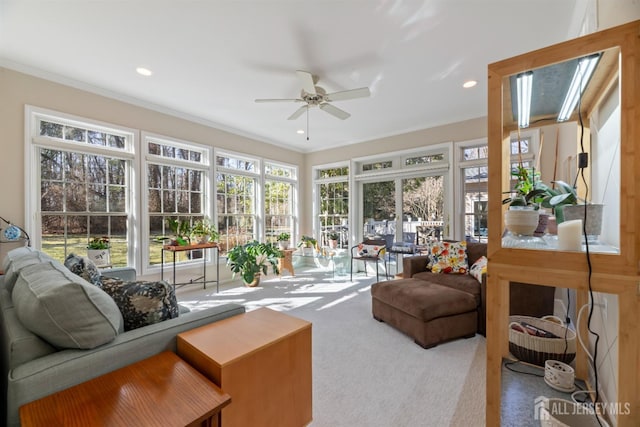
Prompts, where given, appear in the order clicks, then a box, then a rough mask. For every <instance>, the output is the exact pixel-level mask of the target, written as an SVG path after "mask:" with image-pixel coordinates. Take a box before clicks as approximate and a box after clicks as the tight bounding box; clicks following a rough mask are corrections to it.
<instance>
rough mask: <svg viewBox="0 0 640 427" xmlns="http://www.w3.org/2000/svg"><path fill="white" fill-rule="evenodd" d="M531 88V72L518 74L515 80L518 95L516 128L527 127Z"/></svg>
mask: <svg viewBox="0 0 640 427" xmlns="http://www.w3.org/2000/svg"><path fill="white" fill-rule="evenodd" d="M532 88H533V71H527V72H525V73H520V74H518V76H517V79H516V89H517V94H518V126H519V127H521V128H528V127H529V118H530V116H531V92H532Z"/></svg>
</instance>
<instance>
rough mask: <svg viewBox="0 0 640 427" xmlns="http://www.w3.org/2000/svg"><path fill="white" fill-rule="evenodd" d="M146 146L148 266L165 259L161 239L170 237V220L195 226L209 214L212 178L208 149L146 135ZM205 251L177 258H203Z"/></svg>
mask: <svg viewBox="0 0 640 427" xmlns="http://www.w3.org/2000/svg"><path fill="white" fill-rule="evenodd" d="M143 143H144V147H145V169H146V170H145V172H146V173H145V176H146V195H145V196H146V203H144V204H143V206H144V208H146V213H145V214H146V217H147V218H148V232H149V237H150V238H151V241H152V242H155V243H156V244H153V243H152V244H151V245H150V247H149V262H148V264H147V265H149V266H153V265H158V264H160V263H161V262H162V246H161V243H162V240H158V239H157V238H159V237H160V238H161V237H171V235H172V232H171V230H170V229H169V226H168V221H167V220H168V219H178V220H180V221H185V222H187V223H189V224H190V225H192V224H193V223H194V222H195V221H197V220H199V219H203V218H205V217H206V218H208V217H210V212H209V208H208V205H207V203H206V202H205V201H206V200H208V199H209V196H208V186H207V182H208V181H209V158H210V155H209V150H210V149H209V148H207V147H201V146H198V145H196V144H193V143H187V142H183V141H177V140H171V139H168V138H164V137H159V136H154V135H149V134H143ZM202 255H203V252H202V251H192V252H179V253H178V254H177V261H179V262H187V261H189V260H191V259H193V258H196V257H202Z"/></svg>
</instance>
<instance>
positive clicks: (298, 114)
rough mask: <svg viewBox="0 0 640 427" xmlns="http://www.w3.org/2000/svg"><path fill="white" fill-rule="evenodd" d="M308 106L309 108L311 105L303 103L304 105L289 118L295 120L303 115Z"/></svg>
mask: <svg viewBox="0 0 640 427" xmlns="http://www.w3.org/2000/svg"><path fill="white" fill-rule="evenodd" d="M307 108H309V105H308V104H307V105H303V106H302V107H300V108H298V109H297V110H296V111H295V113H293V114H292V115H290V116H289V118H288V119H287V120H295V119H297V118H298V117H300V116H301V115H302V113H304V112H305V111H307Z"/></svg>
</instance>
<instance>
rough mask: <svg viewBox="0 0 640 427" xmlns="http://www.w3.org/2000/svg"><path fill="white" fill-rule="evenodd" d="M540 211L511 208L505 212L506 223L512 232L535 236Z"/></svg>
mask: <svg viewBox="0 0 640 427" xmlns="http://www.w3.org/2000/svg"><path fill="white" fill-rule="evenodd" d="M538 216H539V213H538V211H536V210H533V209H509V210H508V211H506V212H505V213H504V224H505V226H506V227H507V230H509V231H510V232H511V233H512V234H516V235H519V236H533V232H534V231H535V230H536V228H537V227H538Z"/></svg>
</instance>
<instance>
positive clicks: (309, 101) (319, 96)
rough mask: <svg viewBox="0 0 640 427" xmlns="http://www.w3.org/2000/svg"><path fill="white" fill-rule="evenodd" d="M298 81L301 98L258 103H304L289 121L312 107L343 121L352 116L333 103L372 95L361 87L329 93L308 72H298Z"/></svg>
mask: <svg viewBox="0 0 640 427" xmlns="http://www.w3.org/2000/svg"><path fill="white" fill-rule="evenodd" d="M296 74H297V75H298V79H299V80H300V83H301V84H302V90H301V91H300V98H293V99H256V102H304V103H305V105H303V106H302V107H300V108H298V109H297V110H296V111H295V112H294V113H293V114H292V115H291V116H289V120H295V119H297V118H298V117H300V116H301V115H302V113H304V112H305V111H307V112H308V111H309V108H310V107H316V106H317V107H319V108H320V109H321V110H323V111H325V112H327V113H329V114H331V115H332V116H334V117H337V118H339V119H341V120H345V119H348V118H349V117H350V116H351V114H349V113H347V112H346V111H344V110H341V109H340V108H338V107H336V106H334V105H332V104H330V102H333V101H345V100H347V99H354V98H365V97H367V96H370V95H371V92H370V91H369V88H368V87H361V88H358V89H350V90H342V91H339V92H333V93H327V91H326V90H324V89H323V88H322V87H320V86H316V83H317V82H318V77H317V76H314V75H313V74H311V73H310V72H308V71H301V70H298V71H296Z"/></svg>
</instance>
